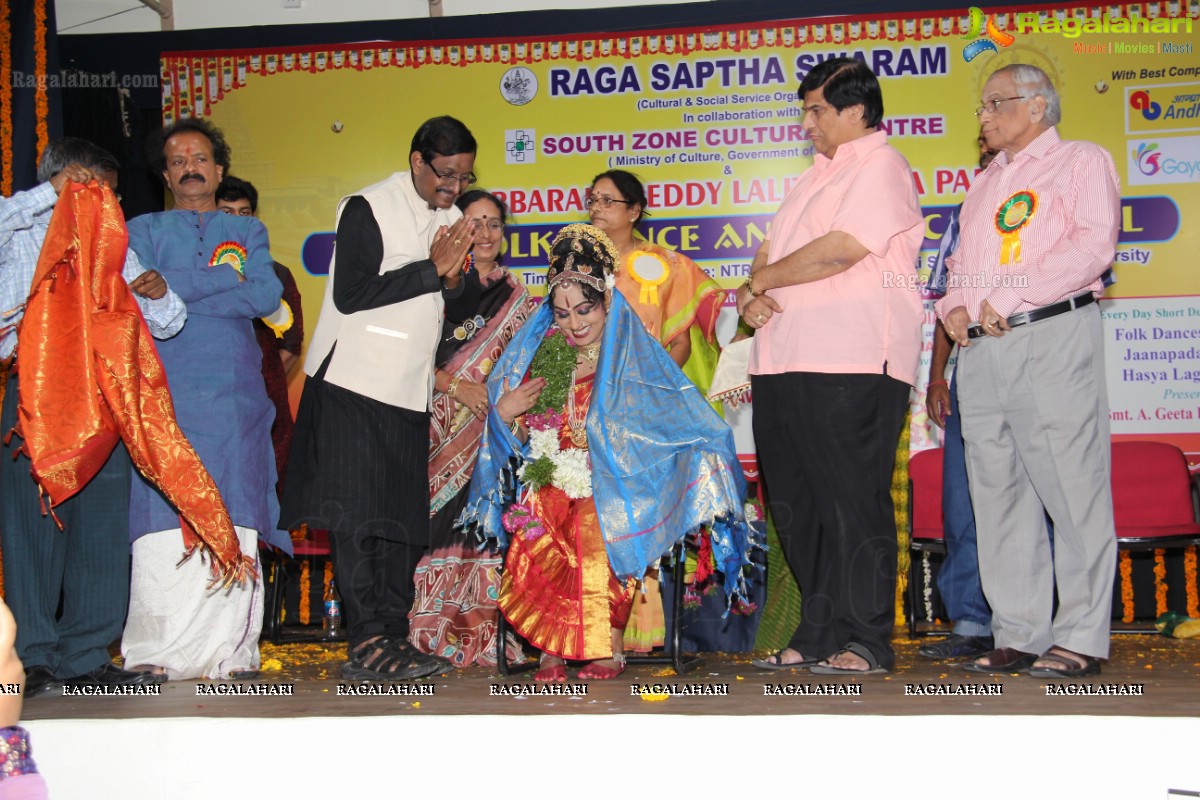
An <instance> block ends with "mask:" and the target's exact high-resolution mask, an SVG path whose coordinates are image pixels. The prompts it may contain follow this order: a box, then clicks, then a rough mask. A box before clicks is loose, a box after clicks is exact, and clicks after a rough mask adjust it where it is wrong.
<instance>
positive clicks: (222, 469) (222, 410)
mask: <svg viewBox="0 0 1200 800" xmlns="http://www.w3.org/2000/svg"><path fill="white" fill-rule="evenodd" d="M230 244H235V245H240V246H241V247H242V248H244V249H245V251H246V258H245V266H244V271H245V277H246V279H245V281H239V279H238V274H237V272H236V271H235V270H234V269H233V268H232V267H231V266H230V265H229V264H227V263H222V264H217V265H215V266H210V265H209V264H210V261H211V260H212V259H213V257H214V255H215V254H217V252H218V251H219V250H222V249H223V250H224V251H226V252H228V251H230V250H232V251H234V252H235V253H236V250H237V248H236V247H233V248H230V247H228V245H230ZM129 246H130V248H131V249H133V250H134V251H135V252H136V253H137V254H138V258H140V259H141V260H142V263H143V264H145V265H147V267H149V268H153V269H157V270H158V271H159V272H160V273H162V275H163V277H164V278H166V280H167V283H168V285H170V287H171V289H172V290H174V291H175V293H176V294H178V295H179V296H180V297H181V298H182V299H183V301H184V302H185V303H186V304H187V309H188V319H187V324H185V325H184V327H183V330H182V331H181V332H180V333H179V335H178V336H175V337H174V338H172V339H168V340H165V341H161V342H158V343H157V345H158V353H159V356H160V357H161V359H162V363H163V366H164V367H165V368H166V371H167V381H168V383H169V385H170V387H171V399H172V400H173V401H174V403H175V417H176V419H177V420H178V421H179V427H180V428H181V429H182V430H183V432H184V434H185V435H186V436H187V438H188V441H190V442H191V443H192V447H194V448H195V450H196V453H197V454H198V455H199V456H200V460H201V461H202V462H203V463H204V466H205V468H206V469H208V471H209V473H210V474H211V475H212V477H213V480H215V481H216V484H217V488H218V489H219V490H220V492H221V496H222V497H223V498H224V500H225V504H226V505H227V506H228V507H229V514H230V516H231V517H232V518H233V524H234V525H241V526H244V527H247V528H253V529H254V530H257V531H258V532H259V534H260V535H261V536H263V538H264V539H265V540H266V541H268V542H269V543H270V544H273V545H276V546H278V547H282V548H284V549H285V550H287V551H288V552H291V541H290V539H289V537H288V535H287V533H286V532H283V531H278V530H276V524H277V521H278V519H279V503H278V500H277V499H276V495H275V477H276V476H275V454H274V451H273V450H272V447H271V423H272V421H273V420H274V418H275V406H274V405H273V404H272V403H271V401H270V399H269V398H268V397H267V392H266V387H265V385H264V383H263V377H262V350H260V349H259V346H258V341H257V339H256V338H255V336H254V327H253V320H254V319H256V318H258V317H262V316H266V315H268V314H270V313H272V312H273V311H275V309H276V308H278V307H279V298H280V295H281V294H282V292H283V287H282V286H281V285H280V283H279V279H278V278H276V277H275V269H274V262H273V260H272V258H271V253H270V249H269V245H268V242H267V230H266V228H264V227H263V225H262V223H261V222H259V221H258V220H257V219H254V218H252V217H238V216H233V215H230V214H223V213H221V212H219V211H208V212H204V213H200V212H196V211H181V210H176V211H164V212H162V213H158V214H146V215H145V216H141V217H138V218H137V219H134V220H133V221H131V222H130V223H129ZM129 527H130V536H131V537H132V538H134V539H136V538H138V537H140V536H143V535H145V534H147V533H152V532H154V531H161V530H169V529H171V528H178V527H179V514H178V512H177V511H176V510H175V508H173V507H172V506H171V505H170V504H169V503H168V502H167V500H166V498H164V497H163V495H162V494H161V493H160V492H159V491H158V490H157V489H156V488H154V486H152V485H151V484H150V483H149V482H147V481H146V480H144V479H141V478H140V476H139V478H137V479H135V480H134V482H133V487H132V491H131V492H130V500H129Z"/></svg>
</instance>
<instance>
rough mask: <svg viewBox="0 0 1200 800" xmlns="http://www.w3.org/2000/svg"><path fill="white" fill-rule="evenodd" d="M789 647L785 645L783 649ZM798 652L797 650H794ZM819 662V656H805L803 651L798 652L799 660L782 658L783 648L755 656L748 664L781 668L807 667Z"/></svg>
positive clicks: (764, 667)
mask: <svg viewBox="0 0 1200 800" xmlns="http://www.w3.org/2000/svg"><path fill="white" fill-rule="evenodd" d="M788 649H790V648H787V647H785V648H784V650H788ZM796 652H798V651H796ZM819 663H821V659H819V658H807V657H805V655H804V654H803V653H801V654H800V660H799V661H792V662H791V663H789V662H787V661H784V660H783V650H779V651H777V652H774V653H772V654H771V655H769V656H767V657H766V658H756V659H754V660H753V661H751V662H750V666H752V667H757V668H758V669H769V670H781V669H808V668H809V667H811V666H812V665H813V664H819Z"/></svg>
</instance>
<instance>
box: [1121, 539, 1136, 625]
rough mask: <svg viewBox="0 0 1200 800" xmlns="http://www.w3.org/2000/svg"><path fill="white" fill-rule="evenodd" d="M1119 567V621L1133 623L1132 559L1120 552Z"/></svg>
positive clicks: (1125, 552) (1125, 551)
mask: <svg viewBox="0 0 1200 800" xmlns="http://www.w3.org/2000/svg"><path fill="white" fill-rule="evenodd" d="M1118 560H1119V562H1120V565H1121V621H1122V622H1124V623H1130V622H1133V557H1132V556H1130V555H1129V551H1128V550H1122V551H1121V556H1120V558H1119V559H1118Z"/></svg>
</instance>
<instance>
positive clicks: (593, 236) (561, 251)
mask: <svg viewBox="0 0 1200 800" xmlns="http://www.w3.org/2000/svg"><path fill="white" fill-rule="evenodd" d="M619 258H620V255H619V253H618V252H617V246H616V245H615V244H613V242H612V239H609V238H608V234H606V233H605V232H604V231H602V230H600V229H599V228H597V227H596V226H595V225H585V224H583V223H576V224H574V225H568V226H567V227H565V228H563V229H562V230H561V231H559V232H558V234H557V235H556V236H555V237H554V241H553V242H552V243H551V245H550V268H549V269H548V270H547V271H546V292H547V294H548V293H549V292H550V291H552V290H553V289H554V287H555V286H557V285H558V284H559V283H562V282H563V281H577V282H579V283H582V284H585V285H587V286H591V287H592V288H593V289H595V290H596V291H598V292H601V293H607V292H608V291H609V289H611V288H612V280H613V278H612V274H613V270H614V269H615V267H616V264H617V261H618V259H619Z"/></svg>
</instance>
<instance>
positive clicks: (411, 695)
mask: <svg viewBox="0 0 1200 800" xmlns="http://www.w3.org/2000/svg"><path fill="white" fill-rule="evenodd" d="M919 644H920V642H918V641H914V640H907V639H902V640H898V641H897V642H896V647H897V664H898V666H897V668H896V670H895V671H893V672H892V673H891V674H888V675H870V676H862V677H823V676H816V675H810V674H809V673H808V672H807V671H800V670H782V671H778V672H765V671H762V670H759V669H756V668H755V667H753V666H751V665H750V663H749V662H750V659H751V656H750V655H748V654H747V655H742V654H736V655H730V654H713V653H709V654H705V656H704V665H703V666H701V667H700V668H698V669H696V670H693V671H691V672H687V673H684V674H683V675H676V674H675V673H674V670H672V669H671V668H670V667H669V666H660V665H640V666H632V665H631V667H630V668H629V669H628V670H627V671H626V673H625V674H624V675H622V676H621V677H620V678H617V679H616V680H612V681H591V682H589V683H586V684H584V683H579V682H575V681H574V680H572V683H570V684H568V686H569V687H572V690H573V691H575V694H573V695H554V696H543V695H535V694H528V693H527V692H528V691H529V690H533V689H537V688H538V687H537V685H536V684H534V683H533V681H532V674H531V673H528V672H526V673H520V674H517V675H513V676H510V677H508V678H504V677H502V676H500V675H499V673H498V672H497V671H496V670H494V669H486V668H482V667H470V668H466V669H460V670H454V671H452V672H450V673H447V674H445V675H441V676H435V677H433V678H427V679H423V680H416V681H404V682H398V683H396V684H394V685H392V686H391V688H390V689H389V688H388V685H387V684H382V685H381V686H383V687H384V688H383V689H382V690H390V691H392V692H393V694H383V695H379V694H376V695H348V694H346V692H348V691H351V690H355V688H356V687H357V686H359V685H358V684H351V683H346V682H344V681H342V680H341V679H340V677H339V672H338V668H339V667H340V665H341V663H342V661H343V660H344V658H345V646H344V645H329V646H326V645H320V644H297V645H281V646H278V647H274V646H271V645H267V644H264V645H263V662H264V665H265V667H266V669H264V671H263V673H262V675H261V677H260V678H259V679H258V680H255V681H242V682H238V683H236V684H235V683H233V682H219V681H217V682H213V681H194V680H193V681H172V682H170V683H167V684H164V685H163V686H162V687H161V694H160V695H159V696H132V697H95V696H86V697H79V696H71V697H68V696H42V697H37V698H34V699H32V700H30V701H28V702H27V703H26V705H25V712H24V716H25V719H27V720H67V719H133V718H142V719H153V718H164V717H172V718H178V717H240V718H281V717H286V718H295V717H353V716H379V715H396V714H403V715H420V716H425V715H461V714H469V715H531V714H535V715H545V714H549V715H564V714H567V715H573V714H602V715H609V714H646V715H663V714H666V715H676V714H686V715H783V714H830V715H841V714H847V715H854V714H869V715H888V716H895V715H931V714H934V715H945V714H952V715H1013V714H1017V715H1030V714H1031V715H1064V714H1065V715H1081V714H1082V715H1098V716H1146V717H1200V639H1185V640H1177V639H1168V638H1165V637H1162V636H1156V635H1145V636H1114V637H1113V644H1112V657H1111V658H1110V660H1109V661H1108V662H1106V663H1105V664H1104V672H1103V674H1102V675H1100V676H1099V677H1097V678H1088V679H1082V680H1071V681H1060V680H1055V681H1050V680H1044V679H1037V678H1031V677H1029V676H1028V675H1001V676H985V675H977V674H974V673H968V672H965V671H963V670H962V669H960V668H959V667H958V666H957V665H954V664H950V663H939V662H930V661H926V660H925V659H921V658H918V657H917V654H916V650H917V647H918V646H919ZM572 675H573V672H572ZM664 684H665V685H666V686H663V685H664ZM214 687H216V688H214ZM289 687H290V688H289ZM635 687H636V688H635ZM646 687H649V688H650V689H657V690H658V691H654V692H653V693H652V694H653V696H650V695H647V696H643V695H642V694H636V693H635V692H640V691H645V689H646ZM232 691H238V692H242V693H241V694H231V695H224V694H215V693H216V692H232ZM283 691H289V692H291V694H289V695H281V694H278V692H283ZM673 691H674V693H672V692H673ZM251 692H257V693H259V694H251ZM401 693H406V694H401Z"/></svg>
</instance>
